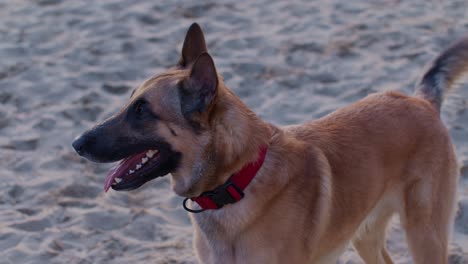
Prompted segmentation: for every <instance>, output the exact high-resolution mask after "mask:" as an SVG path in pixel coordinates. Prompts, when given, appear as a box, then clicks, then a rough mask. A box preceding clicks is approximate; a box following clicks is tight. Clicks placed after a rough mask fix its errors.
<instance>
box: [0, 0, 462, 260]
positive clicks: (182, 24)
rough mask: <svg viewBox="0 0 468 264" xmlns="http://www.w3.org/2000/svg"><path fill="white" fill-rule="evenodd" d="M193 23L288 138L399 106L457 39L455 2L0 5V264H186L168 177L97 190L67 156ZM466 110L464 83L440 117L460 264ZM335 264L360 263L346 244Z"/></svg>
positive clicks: (231, 77)
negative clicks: (356, 109) (347, 111)
mask: <svg viewBox="0 0 468 264" xmlns="http://www.w3.org/2000/svg"><path fill="white" fill-rule="evenodd" d="M193 22H198V23H199V24H200V25H201V26H202V27H203V29H204V31H205V34H206V38H207V44H208V49H209V51H210V53H211V54H212V55H213V57H214V60H215V63H216V66H217V67H218V71H219V72H220V73H221V74H222V75H223V76H224V78H225V82H226V84H227V86H228V87H230V88H231V89H232V90H233V91H234V92H235V93H236V94H237V95H239V96H240V97H241V98H242V99H243V100H244V101H245V102H246V103H247V105H248V106H249V107H251V108H252V109H253V110H254V111H255V112H256V113H257V114H259V115H260V116H261V117H262V118H264V119H265V120H268V121H270V122H272V123H274V124H277V125H288V124H296V123H301V122H305V121H309V120H313V119H316V118H319V117H321V116H324V115H326V114H327V113H330V112H331V111H334V110H336V109H338V108H339V107H342V106H344V105H347V104H349V103H351V102H354V101H356V100H358V99H360V98H362V97H364V96H366V95H367V94H370V93H374V92H381V91H387V90H399V91H403V92H405V93H412V91H413V87H414V85H415V82H416V81H417V80H418V78H419V76H420V74H422V72H423V71H424V69H425V68H426V67H427V66H428V64H429V63H430V61H431V60H432V59H433V58H434V56H435V55H436V54H437V53H439V52H440V51H441V50H442V49H443V48H445V47H446V46H447V45H449V44H450V43H451V42H453V41H454V40H456V39H457V38H460V37H461V36H464V35H466V34H468V2H467V1H466V0H450V1H416V0H412V1H398V0H377V1H370V0H369V1H366V0H358V1H341V0H327V1H306V0H303V1H268V0H258V1H234V0H223V1H199V2H196V1H169V0H167V1H166V0H164V1H149V0H147V1H141V0H100V1H91V0H89V1H84V0H83V1H82V0H79V1H65V0H30V1H26V0H16V1H15V0H0V177H1V181H0V264H4V263H5V264H6V263H12V264H13V263H15V264H17V263H22V264H26V263H34V264H37V263H47V264H50V263H68V264H75V263H77V264H78V263H79V264H87V263H196V259H195V256H194V252H193V249H192V231H191V226H190V221H189V218H188V216H187V213H186V212H185V211H184V210H183V208H182V204H181V202H182V198H181V197H177V196H176V195H175V194H173V192H172V191H171V189H170V186H169V178H168V177H165V178H160V179H157V180H154V181H151V182H149V183H147V184H145V186H144V187H143V188H140V189H138V190H137V191H133V192H128V193H127V192H114V191H109V192H108V193H104V191H103V183H104V177H105V174H106V171H107V170H108V169H109V168H110V166H111V164H95V163H92V162H89V161H86V160H84V159H83V158H81V157H79V156H78V155H77V154H76V153H75V152H74V151H73V149H72V147H71V142H72V140H73V139H74V137H76V136H77V135H79V134H80V133H81V132H83V131H84V130H86V129H88V128H90V127H91V126H92V125H93V124H95V123H96V122H97V121H99V120H103V119H104V118H106V117H108V116H110V115H111V114H113V113H114V112H116V111H117V110H118V109H119V108H120V107H121V106H122V105H123V104H124V103H125V102H126V100H127V99H128V97H129V96H130V93H131V91H132V89H133V88H134V87H136V86H137V85H139V84H140V83H141V82H142V81H143V80H145V79H146V78H148V77H150V76H151V75H153V74H155V73H159V72H162V71H163V70H164V69H165V68H167V67H170V66H173V65H174V64H175V63H176V62H177V60H178V58H179V54H180V49H181V46H182V41H183V38H184V36H185V32H186V30H187V28H188V26H190V24H191V23H193ZM467 109H468V82H466V83H465V85H463V84H462V85H460V87H459V89H457V90H456V92H454V93H453V94H451V95H450V97H449V98H448V99H447V100H446V101H445V105H444V108H443V113H442V116H443V119H444V122H445V124H446V125H447V127H448V128H449V130H450V133H451V135H452V139H453V141H454V144H455V146H456V150H457V154H458V160H459V164H460V170H461V178H460V185H459V203H458V204H459V211H458V214H457V218H456V222H455V224H454V228H453V230H454V234H453V238H452V242H451V244H450V263H451V264H467V263H468V111H467ZM389 234H390V235H389V240H388V248H389V250H390V252H391V254H392V257H393V259H394V260H395V262H396V263H399V264H400V263H401V264H403V263H412V261H411V257H410V255H409V252H408V248H407V245H406V242H405V236H404V233H403V231H402V230H401V228H400V227H399V220H398V218H395V219H394V221H393V222H392V225H391V227H390V228H389ZM339 263H343V264H345V263H346V264H357V263H362V260H360V258H359V257H358V256H357V255H356V253H355V252H354V250H353V249H352V248H351V247H350V248H349V249H348V250H347V251H346V253H345V254H344V255H343V256H342V258H341V259H340V262H339Z"/></svg>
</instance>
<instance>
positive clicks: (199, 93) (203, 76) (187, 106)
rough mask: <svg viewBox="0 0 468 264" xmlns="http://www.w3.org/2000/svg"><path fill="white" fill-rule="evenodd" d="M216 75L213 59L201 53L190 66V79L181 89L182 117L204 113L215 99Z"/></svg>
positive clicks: (216, 89) (216, 88)
mask: <svg viewBox="0 0 468 264" xmlns="http://www.w3.org/2000/svg"><path fill="white" fill-rule="evenodd" d="M217 91H218V75H217V73H216V67H215V65H214V62H213V59H212V58H211V56H210V55H209V54H208V53H206V52H205V53H202V54H201V55H200V56H199V57H198V59H197V60H196V61H195V63H194V64H193V66H192V70H191V72H190V77H189V78H188V80H187V82H185V83H184V85H183V86H182V87H181V104H182V112H183V114H184V116H186V117H190V116H191V115H192V114H193V113H196V112H198V113H203V112H205V111H206V110H207V109H208V108H209V106H210V105H211V103H212V102H213V100H214V99H215V97H216V94H217Z"/></svg>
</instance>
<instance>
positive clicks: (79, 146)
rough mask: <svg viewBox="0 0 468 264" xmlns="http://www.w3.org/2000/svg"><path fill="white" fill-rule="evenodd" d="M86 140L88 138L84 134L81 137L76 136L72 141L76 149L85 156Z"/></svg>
mask: <svg viewBox="0 0 468 264" xmlns="http://www.w3.org/2000/svg"><path fill="white" fill-rule="evenodd" d="M85 141H86V138H85V137H83V136H80V137H77V138H75V140H74V141H73V143H72V146H73V148H74V149H75V151H76V152H77V153H78V154H80V155H81V156H83V154H84V150H83V149H84V148H83V146H84V144H85Z"/></svg>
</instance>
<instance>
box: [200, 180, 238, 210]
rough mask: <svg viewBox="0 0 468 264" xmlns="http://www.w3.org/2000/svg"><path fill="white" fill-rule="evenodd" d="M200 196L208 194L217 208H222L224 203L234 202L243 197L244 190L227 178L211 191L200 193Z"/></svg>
mask: <svg viewBox="0 0 468 264" xmlns="http://www.w3.org/2000/svg"><path fill="white" fill-rule="evenodd" d="M201 196H208V197H209V198H210V199H211V200H212V201H213V202H214V203H215V204H216V205H217V206H218V208H222V207H223V206H225V205H226V204H231V203H235V202H237V201H239V200H241V199H242V198H244V192H243V191H242V190H241V189H240V188H239V187H237V185H236V184H235V183H234V182H232V181H231V180H229V181H227V182H226V183H224V184H223V185H220V186H218V187H217V188H216V189H214V190H213V191H208V192H204V193H202V195H201Z"/></svg>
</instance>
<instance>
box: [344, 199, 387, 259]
mask: <svg viewBox="0 0 468 264" xmlns="http://www.w3.org/2000/svg"><path fill="white" fill-rule="evenodd" d="M392 215H393V210H392V209H391V208H389V207H384V206H377V207H376V208H375V209H374V210H373V211H372V212H371V214H370V215H369V216H368V217H367V219H366V220H365V221H364V223H363V224H362V225H361V227H360V228H359V230H358V232H357V234H356V236H355V237H354V238H353V246H354V248H355V249H356V251H357V252H358V254H359V256H360V257H361V258H362V260H364V262H365V263H367V264H393V261H392V259H391V258H390V255H389V254H388V252H387V249H386V247H385V235H386V230H387V224H388V222H389V220H390V218H391V216H392Z"/></svg>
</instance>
